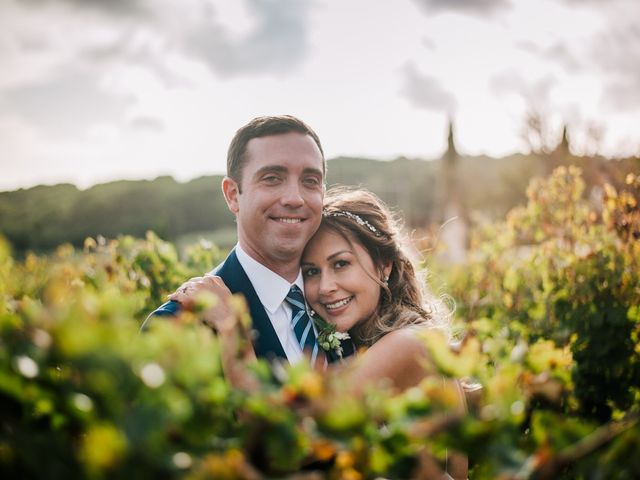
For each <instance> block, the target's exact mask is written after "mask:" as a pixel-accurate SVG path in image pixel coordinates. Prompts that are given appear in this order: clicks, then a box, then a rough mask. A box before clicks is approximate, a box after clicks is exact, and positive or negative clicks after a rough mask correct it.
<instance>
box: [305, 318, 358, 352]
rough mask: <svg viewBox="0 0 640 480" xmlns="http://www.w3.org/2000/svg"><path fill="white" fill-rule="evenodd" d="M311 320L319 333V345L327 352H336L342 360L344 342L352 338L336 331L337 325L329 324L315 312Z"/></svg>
mask: <svg viewBox="0 0 640 480" xmlns="http://www.w3.org/2000/svg"><path fill="white" fill-rule="evenodd" d="M310 313H311V318H312V319H313V323H314V325H315V326H316V330H317V331H318V345H320V348H322V349H323V350H324V351H326V352H330V351H334V352H336V355H338V357H339V358H342V341H343V340H348V339H350V338H351V337H350V336H349V334H348V333H346V332H338V331H336V325H335V323H330V322H327V321H326V320H325V319H323V318H322V317H320V316H318V314H317V313H316V312H314V311H311V312H310Z"/></svg>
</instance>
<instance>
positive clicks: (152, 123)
mask: <svg viewBox="0 0 640 480" xmlns="http://www.w3.org/2000/svg"><path fill="white" fill-rule="evenodd" d="M130 123H131V126H132V127H133V129H134V130H137V131H142V132H151V133H161V132H163V131H164V122H163V121H162V120H161V119H159V118H156V117H149V116H144V115H141V116H139V117H135V118H133V119H132V120H131V122H130Z"/></svg>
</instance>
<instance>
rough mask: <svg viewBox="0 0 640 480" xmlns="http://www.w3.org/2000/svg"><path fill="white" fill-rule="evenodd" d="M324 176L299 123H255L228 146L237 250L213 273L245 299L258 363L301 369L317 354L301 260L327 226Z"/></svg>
mask: <svg viewBox="0 0 640 480" xmlns="http://www.w3.org/2000/svg"><path fill="white" fill-rule="evenodd" d="M325 172H326V161H325V158H324V153H323V151H322V146H321V144H320V139H319V138H318V136H317V135H316V133H315V132H314V131H313V130H312V129H311V128H310V127H309V126H307V125H306V124H305V123H304V122H302V121H301V120H299V119H298V118H296V117H293V116H288V115H285V116H278V117H258V118H255V119H253V120H251V121H250V122H249V123H248V124H247V125H245V126H243V127H242V128H240V129H239V130H238V131H237V132H236V135H235V136H234V138H233V140H232V141H231V145H230V146H229V151H228V154H227V176H226V177H225V178H224V180H223V181H222V191H223V193H224V198H225V200H226V202H227V206H228V207H229V210H231V212H232V213H233V214H234V215H235V216H236V224H237V233H238V244H237V245H236V247H235V248H234V249H233V250H232V251H231V253H230V254H229V256H228V257H227V258H226V260H225V261H224V262H223V263H222V264H221V265H220V266H219V267H218V268H217V269H216V270H215V271H214V272H213V273H214V274H215V275H218V276H220V277H221V278H222V280H223V281H224V283H225V284H226V286H227V287H228V288H229V290H231V292H232V293H242V294H243V295H244V296H245V298H246V300H247V303H248V304H249V310H250V313H251V318H252V320H253V329H254V331H255V333H256V335H255V336H254V339H253V345H254V348H255V351H256V355H257V356H258V357H263V358H274V357H278V358H281V359H286V360H288V361H289V362H291V363H295V362H297V361H299V360H300V359H301V358H302V357H303V350H306V349H308V350H309V351H310V352H311V354H312V362H313V361H315V357H316V355H317V354H318V344H317V342H316V338H315V332H314V329H313V326H312V322H311V320H310V319H309V317H308V315H307V313H306V309H305V308H304V297H303V296H302V293H303V292H304V285H303V282H302V273H301V271H300V258H301V256H302V251H303V249H304V247H305V245H306V244H307V242H308V241H309V239H310V238H311V236H312V235H313V234H314V233H315V232H316V230H317V229H318V227H319V226H320V220H321V218H322V200H323V197H324V190H325V186H324V177H325ZM178 310H180V304H179V303H177V302H173V301H170V302H167V303H165V304H164V305H162V306H160V307H159V308H158V309H157V310H155V311H154V312H153V313H152V314H151V315H150V316H149V317H148V318H147V320H146V321H145V324H146V323H148V321H149V319H151V318H152V317H155V316H165V315H174V314H175V313H176V312H177V311H178ZM143 328H144V325H143Z"/></svg>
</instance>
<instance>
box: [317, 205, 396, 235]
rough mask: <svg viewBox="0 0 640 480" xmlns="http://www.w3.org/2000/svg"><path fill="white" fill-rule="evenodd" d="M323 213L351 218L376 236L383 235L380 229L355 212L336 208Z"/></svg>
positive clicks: (328, 215) (327, 215)
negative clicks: (334, 210)
mask: <svg viewBox="0 0 640 480" xmlns="http://www.w3.org/2000/svg"><path fill="white" fill-rule="evenodd" d="M323 215H324V216H325V217H345V218H349V219H351V220H354V221H355V222H356V223H357V224H358V225H361V226H363V227H367V228H368V229H369V230H371V231H372V232H373V234H374V235H375V236H376V237H382V236H384V234H383V233H382V232H381V231H379V230H378V229H377V228H376V227H374V226H373V225H371V224H370V223H369V222H367V221H366V220H365V219H364V218H362V217H361V216H360V215H357V214H355V213H351V212H347V211H345V210H338V211H337V212H324V214H323Z"/></svg>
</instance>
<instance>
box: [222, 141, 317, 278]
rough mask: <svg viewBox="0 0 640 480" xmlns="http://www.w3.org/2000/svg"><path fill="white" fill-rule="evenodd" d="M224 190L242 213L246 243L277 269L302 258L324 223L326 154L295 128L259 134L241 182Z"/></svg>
mask: <svg viewBox="0 0 640 480" xmlns="http://www.w3.org/2000/svg"><path fill="white" fill-rule="evenodd" d="M238 187H240V188H238ZM223 190H224V193H225V198H226V199H227V204H228V205H229V209H230V210H231V211H232V212H233V213H235V214H236V222H237V225H238V240H239V242H240V245H241V246H242V248H243V249H244V250H245V251H246V252H247V253H248V254H249V255H251V256H252V257H253V258H254V259H256V260H258V261H259V262H260V263H262V264H263V265H265V266H267V267H268V268H271V270H275V271H277V269H278V268H277V267H278V265H281V264H283V263H286V262H292V261H295V262H299V259H300V256H301V255H302V250H303V249H304V247H305V245H306V244H307V241H308V240H309V239H310V238H311V236H312V235H313V234H314V233H315V231H316V230H317V229H318V227H319V225H320V220H321V217H322V199H323V196H324V175H323V159H322V155H321V153H320V150H319V149H318V146H317V145H316V143H315V142H314V141H313V139H312V138H311V137H310V136H309V135H305V134H301V133H297V132H290V133H285V134H281V135H272V136H268V137H261V138H254V139H252V140H250V141H249V143H248V144H247V151H246V162H245V164H244V167H243V169H242V180H241V185H240V186H238V184H237V183H236V182H235V181H233V180H231V179H229V178H226V179H225V181H224V182H223ZM240 191H241V192H242V193H240ZM274 267H275V268H274Z"/></svg>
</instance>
